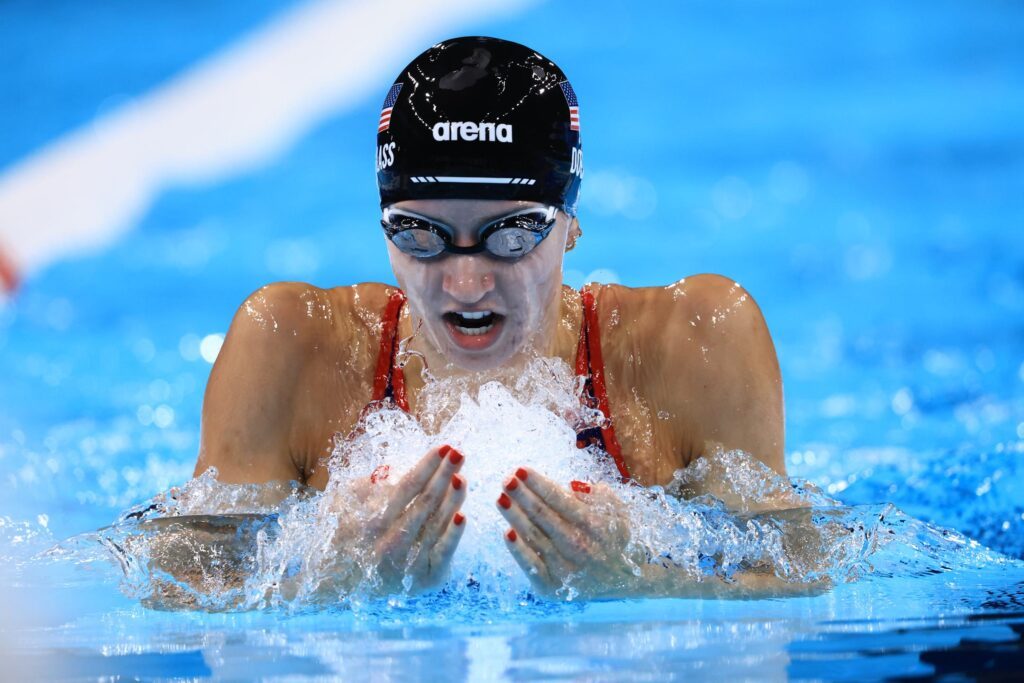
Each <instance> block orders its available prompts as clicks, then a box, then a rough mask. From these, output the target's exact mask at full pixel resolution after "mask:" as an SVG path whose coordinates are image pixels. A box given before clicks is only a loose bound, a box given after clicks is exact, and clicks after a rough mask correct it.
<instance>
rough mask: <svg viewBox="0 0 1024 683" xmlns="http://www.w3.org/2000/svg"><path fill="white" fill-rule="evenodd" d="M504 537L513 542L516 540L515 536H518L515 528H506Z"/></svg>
mask: <svg viewBox="0 0 1024 683" xmlns="http://www.w3.org/2000/svg"><path fill="white" fill-rule="evenodd" d="M505 538H507V539H508V540H510V541H512V542H513V543H515V542H516V538H518V537H517V536H516V530H515V529H509V530H508V531H507V532H506V533H505Z"/></svg>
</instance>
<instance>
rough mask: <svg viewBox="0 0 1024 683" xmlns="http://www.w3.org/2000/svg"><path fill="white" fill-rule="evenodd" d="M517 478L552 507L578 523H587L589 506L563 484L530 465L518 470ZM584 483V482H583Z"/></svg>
mask: <svg viewBox="0 0 1024 683" xmlns="http://www.w3.org/2000/svg"><path fill="white" fill-rule="evenodd" d="M516 479H518V480H519V481H520V482H522V483H523V484H525V485H526V488H528V489H529V490H530V491H532V492H533V493H534V495H536V496H537V497H538V498H540V499H541V500H543V501H544V502H545V503H547V504H548V506H549V507H551V509H553V510H554V511H555V512H557V513H558V514H559V515H561V516H562V517H564V518H565V519H566V520H567V521H569V522H570V523H572V524H576V525H586V524H587V507H586V505H584V504H581V502H580V500H579V499H578V498H577V497H576V496H573V495H570V494H569V493H567V492H566V491H565V490H564V489H563V488H562V487H561V486H559V485H558V484H556V483H555V482H553V481H551V480H550V479H548V478H547V477H545V476H544V475H542V474H538V473H537V472H536V471H535V470H533V469H531V468H529V467H520V468H519V469H518V470H516ZM581 483H582V482H581Z"/></svg>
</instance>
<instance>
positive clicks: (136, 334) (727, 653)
mask: <svg viewBox="0 0 1024 683" xmlns="http://www.w3.org/2000/svg"><path fill="white" fill-rule="evenodd" d="M121 4H122V5H123V6H120V7H114V6H111V7H113V9H105V10H102V13H92V12H90V13H84V11H83V10H82V9H81V8H78V9H76V7H77V6H76V5H74V4H73V3H64V4H60V3H58V4H55V5H53V7H52V8H51V9H50V10H48V11H52V12H55V13H56V14H55V16H54V17H53V18H52V20H47V17H46V16H42V15H40V13H39V10H38V9H37V8H35V7H34V5H33V4H32V3H19V2H15V3H9V4H5V5H4V6H2V7H0V44H2V45H4V47H3V48H2V50H3V51H4V54H5V55H10V57H11V59H10V63H11V64H14V65H15V68H12V69H5V70H3V73H0V91H2V92H4V93H10V98H5V99H9V101H17V102H19V103H22V104H23V106H19V107H13V108H4V109H3V110H0V122H2V123H3V124H4V126H5V130H6V131H8V133H7V134H6V135H5V136H4V140H3V141H2V142H0V170H2V169H5V168H10V167H12V166H13V165H14V164H15V162H17V161H18V160H19V159H21V158H24V157H25V156H27V155H29V154H31V153H32V152H33V150H35V149H36V148H37V147H38V146H39V145H40V144H42V143H44V142H45V141H47V140H49V139H52V138H53V137H55V136H58V135H60V134H63V133H66V132H68V131H70V130H72V129H74V128H76V127H78V126H81V125H87V124H88V123H89V122H90V121H91V120H92V119H93V118H94V117H97V116H102V115H103V113H104V112H105V111H108V110H109V108H110V107H111V106H113V105H114V104H116V103H117V102H119V101H122V100H124V99H127V98H131V97H136V96H139V95H141V94H142V93H144V92H145V91H146V90H147V89H149V88H152V87H155V86H157V85H159V84H160V83H161V82H162V81H164V80H165V79H166V78H168V77H169V76H170V75H173V74H175V73H178V72H180V71H181V70H183V69H186V68H188V67H189V66H190V65H191V64H192V63H193V62H194V61H195V60H199V59H202V58H203V57H205V56H207V55H209V54H211V53H213V52H214V51H216V50H217V49H218V47H219V46H223V45H224V44H227V43H229V42H230V41H231V40H233V39H235V38H237V37H238V36H240V35H242V34H244V32H246V31H248V30H250V29H252V28H253V27H255V26H257V25H259V24H261V23H262V22H266V21H273V20H274V19H275V17H276V16H278V13H280V12H281V11H283V10H284V9H285V8H286V6H287V5H288V3H285V2H278V3H261V4H260V7H259V8H258V9H249V8H246V7H241V6H239V7H235V8H233V9H223V10H213V9H210V8H207V7H205V6H204V7H202V8H200V7H198V6H197V7H195V8H192V9H193V11H194V12H195V13H194V14H192V15H189V17H190V18H189V17H186V16H185V15H181V16H179V17H177V19H175V18H174V17H170V16H165V13H166V12H167V11H168V10H166V9H164V10H159V9H157V8H155V7H154V8H148V9H146V8H140V7H139V5H138V4H130V3H121ZM588 7H589V6H588ZM95 11H96V12H100V10H98V9H97V10H95ZM204 13H205V14H204ZM175 16H177V15H175ZM183 17H184V18H183ZM72 23H73V24H74V25H75V26H77V27H79V29H78V30H76V31H71V30H67V29H62V28H61V27H65V26H68V25H71V24H72ZM193 26H199V27H202V30H197V29H194V28H193ZM90 28H91V29H92V30H91V31H90V30H88V29H90ZM455 32H458V33H473V32H480V33H485V34H493V35H500V36H503V37H507V38H510V39H513V40H519V41H521V42H524V43H526V44H529V45H531V46H535V47H537V48H538V49H539V50H541V51H543V52H545V53H547V54H548V55H549V56H551V57H552V58H554V59H556V60H557V61H558V62H559V63H560V64H561V65H562V66H563V68H564V69H565V70H566V72H567V73H568V74H569V75H570V76H571V77H572V79H573V82H574V87H575V90H576V91H577V93H578V94H579V96H580V99H581V116H582V124H583V126H584V131H583V132H584V140H585V142H584V144H585V146H586V155H587V157H586V158H587V165H588V166H587V177H586V180H585V183H584V189H583V196H582V203H581V221H582V225H583V228H584V231H585V236H584V238H583V239H582V240H581V241H580V244H579V246H578V247H577V249H576V250H574V251H573V252H572V253H571V254H569V256H568V258H567V263H566V269H567V272H566V280H567V282H569V283H570V284H574V285H579V284H581V283H582V282H583V281H584V280H586V279H589V278H591V277H592V278H594V279H597V280H602V281H611V280H616V281H619V282H622V283H623V284H627V285H634V286H640V285H652V284H665V283H669V282H672V281H675V280H677V279H679V278H680V277H682V276H684V275H687V274H691V273H696V272H720V273H724V274H727V275H729V276H731V277H734V278H736V279H737V280H738V281H740V282H741V283H742V284H743V285H744V286H745V287H746V288H747V289H748V290H749V291H750V292H751V293H752V294H753V295H754V297H755V298H756V299H757V301H758V303H759V304H760V305H761V307H762V309H763V311H764V313H765V316H766V318H767V320H768V322H769V326H770V328H771V330H772V333H773V336H774V338H775V342H776V347H777V350H778V353H779V358H780V362H781V365H782V372H783V377H784V380H785V390H786V406H787V448H786V452H787V466H788V468H789V471H790V474H791V475H793V476H795V477H800V478H804V479H808V480H810V481H811V482H813V483H815V484H817V485H819V486H820V487H821V488H822V489H823V490H824V491H826V492H827V493H828V494H829V495H831V496H832V497H834V498H836V499H838V500H839V501H841V502H842V503H843V504H845V505H848V506H871V505H881V504H884V503H892V504H893V505H895V506H896V507H897V508H898V509H900V510H902V511H904V512H905V513H907V514H908V515H910V516H911V517H913V518H916V519H917V520H921V521H922V522H926V523H928V524H931V525H934V526H935V527H936V528H948V529H952V530H955V531H957V532H959V533H961V534H963V535H964V536H965V537H967V538H971V539H975V540H977V541H978V542H980V543H981V544H982V545H983V546H985V547H987V548H989V549H991V550H992V551H994V552H996V553H998V554H999V558H1002V559H995V560H986V561H984V562H982V561H978V562H967V563H958V562H956V561H953V560H954V559H956V558H952V557H950V558H947V559H948V560H949V561H943V559H942V558H941V557H939V558H933V560H932V564H930V565H928V566H925V567H923V568H922V567H921V566H920V565H917V566H916V567H915V568H914V569H913V570H912V571H911V570H908V571H902V572H901V571H899V570H898V569H896V570H893V571H888V572H879V573H877V574H875V575H870V574H869V575H868V576H866V577H864V578H862V579H860V580H859V581H855V582H852V583H845V584H841V585H838V586H836V587H835V588H833V589H832V590H831V591H829V592H827V593H824V594H822V595H817V596H813V597H800V598H788V599H772V600H756V601H718V600H678V601H674V600H660V601H638V602H607V603H594V604H590V605H577V604H571V605H546V606H541V607H536V606H531V607H529V608H526V607H524V608H521V609H511V610H508V611H500V610H498V611H495V610H489V609H487V608H486V606H480V607H479V608H474V606H473V605H469V606H468V608H467V609H462V610H459V609H453V608H452V607H451V606H450V605H449V606H444V605H442V606H441V608H440V609H437V605H432V606H430V605H428V606H424V605H423V604H422V603H417V602H415V601H413V602H412V603H410V604H406V605H392V606H390V607H389V606H386V605H385V606H382V607H381V609H379V610H376V611H371V612H370V613H360V614H353V613H351V612H347V611H340V610H339V611H322V610H321V611H313V612H310V613H298V614H283V613H280V612H273V611H272V612H254V613H245V614H200V613H166V612H156V611H152V610H148V609H146V608H144V607H141V606H140V605H139V604H138V602H137V601H136V600H134V599H132V598H130V597H125V596H124V595H122V593H121V592H120V591H119V589H118V583H117V572H116V570H115V569H114V568H113V567H112V566H109V567H108V566H106V565H103V564H102V563H88V564H87V565H85V566H84V567H76V566H75V565H74V564H73V563H66V562H65V563H62V562H56V563H54V562H51V561H42V560H39V559H34V558H35V556H36V554H37V553H40V552H42V551H44V550H46V549H47V548H49V547H50V546H52V545H53V544H54V543H56V542H58V541H60V540H61V539H65V538H68V537H71V536H74V535H76V534H81V533H83V532H88V531H91V530H94V529H97V528H100V527H103V526H105V525H108V524H110V523H111V522H112V521H113V520H115V519H116V518H117V517H118V515H119V513H120V512H121V511H122V510H124V509H125V508H127V507H129V506H131V505H133V504H136V503H138V502H140V501H143V500H145V499H147V498H149V497H151V496H153V495H154V494H156V493H159V492H161V491H164V490H166V489H167V488H169V487H171V486H174V485H178V484H181V483H182V482H184V481H186V480H187V479H188V478H189V477H190V476H191V471H192V466H193V464H194V461H195V453H196V447H197V443H198V429H199V409H200V405H201V398H202V391H203V387H204V386H205V382H206V378H207V375H208V373H209V369H210V364H209V362H208V361H207V359H206V358H204V355H203V353H202V351H201V348H202V341H203V340H204V339H211V340H212V339H215V338H216V337H215V335H219V334H223V332H224V331H225V329H226V326H227V324H228V321H229V320H230V316H231V315H232V313H233V311H234V309H235V307H236V306H237V305H238V303H239V302H240V301H241V300H242V299H243V298H244V297H245V295H246V294H248V293H249V292H251V291H252V290H254V289H256V288H257V287H259V286H260V285H262V284H264V283H265V282H268V281H272V280H279V279H301V280H307V281H310V282H313V283H314V284H317V285H320V286H332V285H336V284H345V283H350V282H358V281H391V275H390V273H389V271H388V269H387V262H386V259H385V257H384V251H383V245H382V242H381V239H382V238H381V237H380V236H379V235H378V234H377V232H376V231H375V230H374V225H375V221H376V218H375V207H376V205H375V188H374V186H373V176H372V171H371V170H370V169H371V168H372V161H371V160H372V155H373V144H374V143H373V142H372V132H371V130H372V125H373V122H374V121H375V120H376V116H377V113H378V112H377V108H378V106H379V101H378V98H377V97H376V96H375V97H374V98H372V99H371V100H367V101H364V102H361V103H360V104H359V105H358V106H356V107H355V108H353V109H350V110H348V111H347V112H345V113H343V114H339V115H337V116H334V117H331V118H329V119H327V120H325V121H322V122H321V123H319V124H318V125H317V126H316V127H315V128H314V129H312V130H310V131H308V133H307V134H305V135H303V136H302V137H301V138H300V139H299V140H298V141H297V142H296V143H295V144H294V145H292V146H291V147H290V148H288V149H287V150H286V151H285V152H284V153H283V155H282V156H280V157H279V158H275V159H274V160H273V161H272V162H270V163H267V164H266V165H263V166H260V167H256V168H252V169H250V170H249V171H247V172H246V173H244V174H242V175H240V176H237V177H234V178H232V179H230V180H228V181H226V182H219V183H216V184H212V185H188V186H185V185H177V186H171V187H167V188H165V190H164V191H163V192H162V193H161V194H160V195H159V197H158V198H157V199H156V201H155V203H154V204H153V205H152V206H151V207H149V209H148V210H147V211H146V213H145V215H144V216H142V217H141V218H140V219H139V220H138V222H137V225H135V226H134V229H133V230H132V231H131V232H130V233H129V234H128V235H127V236H126V237H124V238H123V239H121V240H119V241H118V242H117V243H115V244H114V245H113V246H111V247H110V248H107V249H103V250H100V251H97V252H93V253H82V254H79V255H77V256H75V257H74V258H71V259H67V260H64V261H61V262H58V263H56V264H54V265H52V266H50V267H48V268H47V269H45V270H44V271H42V272H41V273H39V274H37V275H35V276H34V277H32V278H30V279H29V280H28V281H27V282H26V283H25V284H24V286H23V288H22V290H21V291H20V293H19V295H18V297H17V299H15V300H13V301H10V302H8V303H7V304H6V305H4V306H3V307H2V308H0V501H2V502H0V559H2V564H3V567H2V568H0V579H2V580H3V583H2V585H3V589H2V591H3V595H0V603H2V604H3V605H4V608H3V616H2V617H0V629H3V630H2V631H0V653H3V654H4V655H5V657H6V655H8V654H9V655H11V657H10V659H9V660H7V661H10V662H12V664H11V666H13V667H16V669H14V670H15V671H18V672H19V673H23V675H24V676H30V675H37V676H39V677H45V676H54V675H60V676H65V677H76V676H77V677H82V678H98V677H115V676H123V677H129V676H141V677H166V678H172V677H180V678H189V679H191V678H199V677H207V676H211V677H213V676H215V677H221V678H226V679H237V678H245V677H267V678H272V677H292V678H298V677H302V676H310V677H328V676H331V675H340V676H342V677H345V678H356V677H364V676H366V677H371V678H374V679H379V680H392V679H402V680H407V679H414V680H415V679H436V678H445V679H448V678H452V679H458V678H468V679H472V680H501V679H523V678H535V677H547V678H573V679H585V680H614V679H621V678H632V679H636V678H641V679H646V678H650V679H664V678H672V677H677V678H686V677H698V678H702V677H703V678H730V679H731V678H735V679H742V678H778V679H783V678H787V677H789V678H798V679H800V678H809V679H821V678H830V679H848V680H865V679H872V678H886V677H896V676H903V677H907V678H910V679H913V678H914V677H925V676H928V675H943V674H949V675H955V674H957V672H959V673H962V674H965V675H972V672H973V673H977V672H985V671H988V672H992V671H999V670H1002V671H1011V670H1012V671H1017V672H1018V675H1019V672H1020V671H1021V670H1024V664H1022V657H1024V654H1022V647H1021V642H1022V633H1024V568H1022V565H1021V564H1019V563H1018V560H1021V559H1024V466H1022V458H1024V326H1022V321H1024V128H1022V126H1021V124H1020V122H1021V121H1022V120H1024V8H1022V7H1021V6H1019V5H1014V4H1010V3H988V4H984V5H982V4H979V3H969V2H947V1H941V2H934V1H932V2H907V3H900V4H898V5H897V4H893V3H887V2H882V1H878V2H874V1H872V2H865V3H859V4H858V6H857V7H856V8H847V7H842V6H839V5H830V4H821V3H812V2H795V3H787V4H786V5H785V6H781V5H775V6H769V5H767V4H757V5H753V4H748V3H738V2H722V1H721V0H717V1H714V2H712V1H710V0H708V1H706V2H685V3H665V4H664V5H663V6H662V5H658V4H655V5H653V6H652V5H647V6H645V9H644V11H638V9H637V8H636V7H633V6H628V5H627V4H624V3H602V6H601V7H600V8H596V9H593V8H588V9H587V10H586V11H584V10H581V9H580V7H578V6H576V4H575V3H555V2H549V3H543V4H536V5H532V6H530V7H529V8H526V9H523V10H521V11H520V12H519V13H517V14H513V15H511V16H509V17H506V18H503V19H502V20H501V21H500V22H499V21H497V20H495V21H491V22H478V23H467V24H463V25H460V26H458V27H457V30H456V31H455ZM437 37H438V38H441V37H444V36H441V35H439V36H437ZM419 47H420V46H411V47H410V48H409V50H408V51H407V52H408V54H405V55H398V56H396V63H400V62H402V61H404V59H406V58H408V57H411V56H412V55H413V54H414V53H415V52H417V51H418V49H419ZM136 54H138V55H140V56H139V58H137V59H136V58H135V57H133V55H136ZM386 85H387V84H386V83H381V87H380V91H381V94H382V93H383V92H384V90H385V89H386ZM55 201H59V198H55ZM207 348H208V347H207ZM890 569H891V567H890Z"/></svg>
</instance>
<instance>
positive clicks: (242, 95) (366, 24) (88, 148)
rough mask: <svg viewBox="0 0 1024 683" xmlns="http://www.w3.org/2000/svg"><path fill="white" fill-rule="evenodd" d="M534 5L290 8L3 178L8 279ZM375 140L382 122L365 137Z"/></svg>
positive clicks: (261, 152) (250, 160) (406, 3)
mask: <svg viewBox="0 0 1024 683" xmlns="http://www.w3.org/2000/svg"><path fill="white" fill-rule="evenodd" d="M533 2H534V0H492V1H491V2H486V3H484V2H478V1H477V0H390V1H388V2H380V1H378V2H374V1H371V0H352V1H350V2H341V1H338V0H319V1H316V2H311V3H309V4H306V5H302V6H300V7H298V8H296V9H295V10H292V11H290V12H289V13H287V14H285V15H284V16H282V17H280V18H278V19H276V20H275V21H273V22H272V23H270V24H269V25H267V26H264V27H262V28H261V29H258V30H257V31H256V32H254V33H252V34H249V35H248V36H247V37H244V38H242V39H241V40H240V41H239V42H237V43H235V44H234V45H232V46H230V47H228V48H227V49H225V50H224V51H223V52H221V53H219V54H217V55H215V56H213V57H212V58H210V59H208V60H206V61H204V62H201V63H199V64H197V65H196V66H195V67H193V68H192V69H190V70H188V71H186V72H184V73H183V74H181V75H180V76H178V77H176V78H174V79H172V80H171V81H170V82H168V83H166V84H164V85H163V86H160V87H158V88H156V89H155V90H153V91H151V92H150V93H148V94H146V95H144V96H142V97H140V98H138V99H137V100H135V101H134V102H131V103H129V104H126V105H124V106H122V107H121V108H119V109H117V110H115V111H113V112H111V113H110V114H108V115H106V116H104V117H103V118H101V119H99V120H97V121H94V122H92V123H89V124H87V125H85V126H82V127H81V128H79V129H78V130H75V131H73V132H71V133H68V134H67V135H64V136H63V137H61V138H58V139H57V140H55V141H53V142H52V143H50V144H48V145H47V146H45V147H43V148H42V149H40V150H39V151H38V152H37V153H35V154H33V155H32V156H30V157H28V158H26V159H24V160H23V161H21V162H20V163H17V164H15V165H14V166H12V167H10V168H9V169H8V170H7V171H6V172H4V173H3V174H2V175H0V245H4V246H5V247H6V252H7V255H8V256H7V261H9V262H10V263H9V266H8V269H7V270H6V271H4V270H2V269H0V273H3V272H7V273H8V274H9V277H2V278H0V281H2V282H4V283H7V282H8V280H10V282H11V283H16V282H17V280H18V278H19V273H20V278H21V279H24V278H25V277H29V276H30V275H31V274H32V273H33V272H35V271H37V270H38V269H40V268H42V267H44V266H45V265H47V264H49V263H51V262H53V261H54V260H56V259H59V258H61V257H64V256H67V255H69V254H72V253H75V252H81V251H86V250H95V249H100V248H102V247H103V246H105V245H108V244H110V243H112V242H113V241H114V240H116V239H117V238H118V237H119V236H120V235H122V234H123V233H125V232H126V231H128V230H130V229H131V227H132V225H133V223H134V222H135V221H136V220H138V218H139V217H140V216H141V215H142V214H143V213H144V212H145V211H146V209H147V208H148V207H149V205H150V203H151V202H152V201H153V199H154V198H155V196H156V195H157V193H158V192H159V191H160V190H161V189H162V188H163V187H166V186H167V185H169V184H173V183H178V184H186V183H196V184H198V183H214V182H216V181H219V180H222V179H224V178H226V177H229V176H231V175H232V174H235V173H238V172H240V171H242V170H245V169H247V168H250V167H253V166H254V165H257V164H261V163H267V162H269V161H270V160H272V159H273V158H274V157H276V156H277V155H279V154H280V153H281V152H283V151H285V150H286V149H287V148H288V147H289V146H290V145H291V144H293V143H294V141H295V140H296V139H297V138H299V137H300V136H301V135H302V134H303V133H304V132H305V131H307V130H308V129H309V128H311V127H312V126H313V125H315V124H316V123H317V122H318V121H320V120H322V119H323V118H324V117H325V116H327V115H329V114H332V113H335V112H338V111H341V110H344V109H345V108H347V107H351V106H353V105H355V104H356V103H357V102H358V101H360V100H361V99H362V98H364V97H377V96H380V97H381V98H383V97H384V95H385V94H386V92H387V87H388V85H389V84H390V82H391V81H390V80H389V79H391V78H393V77H394V76H395V75H396V74H397V72H398V70H399V69H400V68H402V67H403V66H404V65H405V64H406V63H407V62H408V61H409V60H411V59H412V58H413V57H415V56H416V54H418V53H419V51H420V50H422V49H425V48H426V47H427V46H428V45H429V44H430V41H435V40H438V39H442V38H447V37H450V36H452V35H456V33H457V30H458V28H459V27H460V26H464V25H468V24H469V23H471V22H475V21H480V20H481V19H484V18H491V17H494V16H496V15H500V14H510V13H512V12H516V11H519V10H522V9H524V8H525V7H527V6H529V5H531V4H533ZM375 115H376V114H375ZM373 134H374V132H373V120H372V119H371V120H368V121H367V124H366V139H370V138H371V137H372V136H373ZM365 147H366V145H364V144H357V143H356V142H355V141H354V142H353V144H352V146H351V149H343V150H339V151H338V152H339V154H345V153H349V154H361V153H362V152H363V150H364V148H365ZM368 201H370V199H368ZM0 263H3V261H0ZM11 287H13V285H11ZM5 288H9V287H7V286H6V285H0V290H2V289H5Z"/></svg>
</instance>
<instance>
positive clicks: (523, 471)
mask: <svg viewBox="0 0 1024 683" xmlns="http://www.w3.org/2000/svg"><path fill="white" fill-rule="evenodd" d="M516 476H517V477H519V478H520V479H521V480H523V481H526V477H528V476H529V473H528V472H527V471H526V469H525V468H523V467H520V468H519V469H518V470H516Z"/></svg>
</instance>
